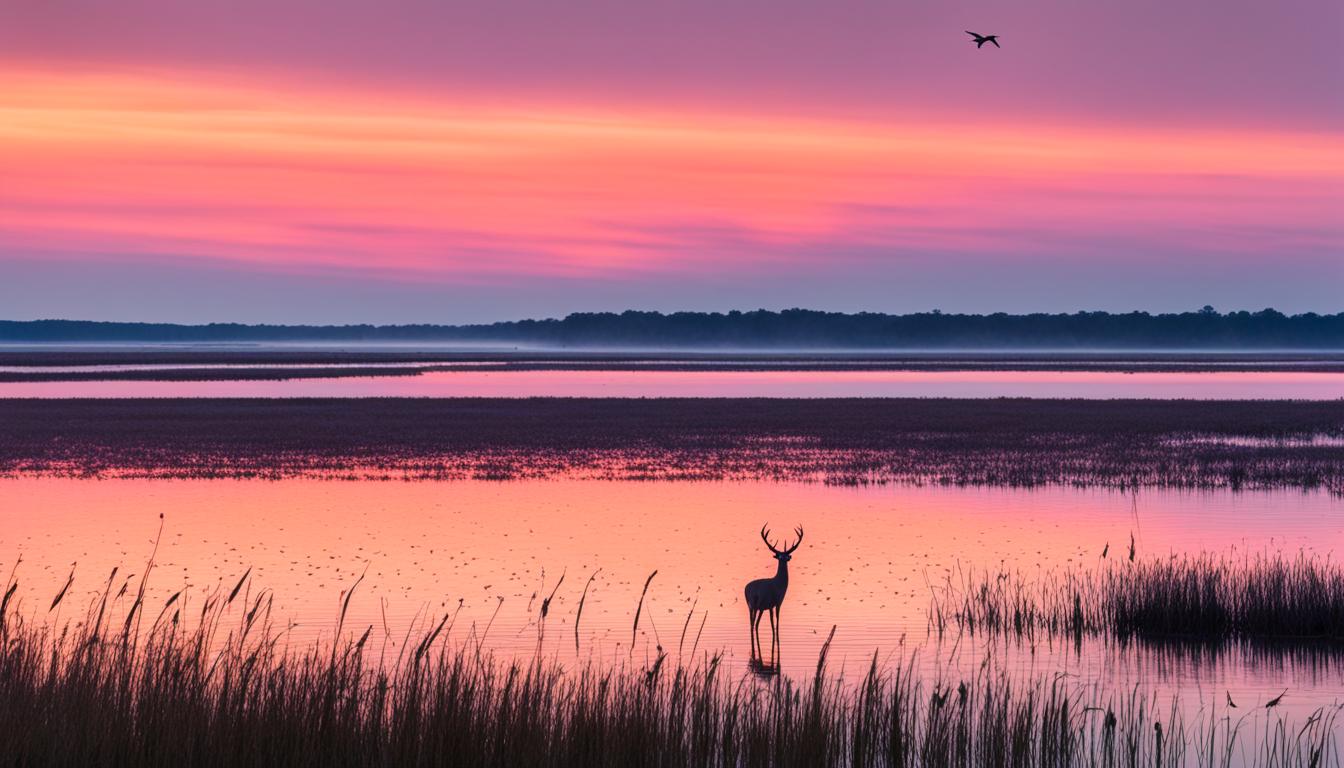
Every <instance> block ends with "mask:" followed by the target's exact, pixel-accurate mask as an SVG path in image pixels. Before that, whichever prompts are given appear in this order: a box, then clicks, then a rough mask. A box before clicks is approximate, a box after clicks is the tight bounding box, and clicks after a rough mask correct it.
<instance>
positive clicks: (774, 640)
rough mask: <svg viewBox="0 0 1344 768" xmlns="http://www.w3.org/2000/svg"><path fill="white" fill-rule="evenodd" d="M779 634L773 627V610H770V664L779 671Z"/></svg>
mask: <svg viewBox="0 0 1344 768" xmlns="http://www.w3.org/2000/svg"><path fill="white" fill-rule="evenodd" d="M778 649H779V634H778V629H777V627H776V626H775V609H774V608H771V609H770V663H771V664H773V665H774V666H775V669H779V650H778Z"/></svg>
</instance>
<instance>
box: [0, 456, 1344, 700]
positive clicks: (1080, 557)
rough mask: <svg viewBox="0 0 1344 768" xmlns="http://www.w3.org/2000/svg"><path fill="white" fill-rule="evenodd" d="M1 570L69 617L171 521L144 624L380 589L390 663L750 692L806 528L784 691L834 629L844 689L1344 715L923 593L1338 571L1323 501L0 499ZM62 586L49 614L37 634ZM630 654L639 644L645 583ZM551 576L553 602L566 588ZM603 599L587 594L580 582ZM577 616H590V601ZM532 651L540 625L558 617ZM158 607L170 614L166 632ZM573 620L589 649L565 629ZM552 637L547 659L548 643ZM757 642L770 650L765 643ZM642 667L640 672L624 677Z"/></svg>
mask: <svg viewBox="0 0 1344 768" xmlns="http://www.w3.org/2000/svg"><path fill="white" fill-rule="evenodd" d="M0 499H3V500H4V504H3V505H0V530H3V531H4V536H3V540H2V541H0V569H2V570H3V571H4V572H5V573H6V574H8V573H9V572H10V571H11V569H13V568H14V567H15V565H16V561H17V560H18V559H19V558H20V556H21V557H22V562H21V563H19V564H18V565H17V571H16V573H17V578H18V581H19V583H20V585H21V590H20V592H19V594H20V596H21V597H22V600H23V603H22V605H21V607H20V610H21V611H22V612H26V613H29V614H31V615H34V616H37V617H39V618H44V619H46V620H56V621H59V620H60V619H61V618H62V616H64V617H66V618H76V619H77V618H78V617H79V616H81V615H82V613H83V611H84V609H85V607H86V606H87V605H89V604H90V601H91V600H92V599H93V595H94V594H95V593H97V592H99V591H100V590H101V589H102V588H103V587H104V585H105V584H106V583H107V580H108V573H109V572H110V571H111V569H112V568H113V567H114V566H115V567H119V568H120V569H121V570H120V572H119V576H118V578H117V580H116V581H117V583H120V582H121V580H122V579H124V578H125V577H128V576H131V575H132V574H138V573H140V572H141V570H142V569H143V566H144V563H145V562H146V560H147V559H148V558H149V555H150V553H151V550H152V548H153V546H154V544H153V542H154V538H155V535H156V532H157V530H158V528H159V521H160V518H159V515H160V514H162V515H163V521H164V522H163V525H164V528H163V534H162V543H161V545H160V547H159V551H158V555H157V566H156V570H155V571H154V575H153V577H152V579H151V582H150V592H149V594H150V596H151V600H150V605H151V607H153V606H154V605H155V604H156V603H157V604H162V603H163V602H164V601H166V600H167V598H168V597H169V596H170V595H171V594H173V593H174V592H177V591H178V590H185V592H184V595H185V596H186V600H187V605H188V606H189V608H188V612H190V606H192V605H194V606H196V607H197V608H198V609H199V607H200V605H201V603H202V601H203V599H204V596H205V594H206V593H207V592H208V591H209V590H212V589H218V588H222V589H224V590H225V591H227V590H228V589H229V588H231V587H232V585H233V584H234V583H236V582H237V581H238V579H239V577H240V576H241V575H242V574H243V573H244V572H245V571H247V570H248V569H249V568H250V569H252V571H251V572H252V586H250V587H249V589H250V590H252V591H254V592H255V590H259V589H267V590H272V591H273V594H274V607H273V617H274V618H275V619H276V620H277V622H279V624H280V625H281V626H282V627H288V629H287V630H286V631H287V632H288V636H289V637H290V638H292V639H293V641H294V642H296V643H298V644H302V643H303V642H309V641H312V640H314V639H326V640H330V639H331V636H332V634H333V632H334V631H335V626H336V620H337V616H338V614H339V611H340V602H341V596H342V592H343V590H347V589H349V588H350V587H351V586H352V585H353V584H354V583H355V582H356V580H357V579H359V578H360V576H361V574H364V573H365V572H366V569H367V575H366V576H365V579H364V581H363V582H362V583H361V584H360V586H359V588H358V589H357V591H356V592H355V594H354V597H353V599H352V600H351V603H350V609H349V615H348V617H347V619H346V625H345V626H346V632H347V634H348V633H350V632H354V633H356V634H358V633H361V632H363V631H364V630H365V628H368V627H371V628H372V631H373V633H374V637H375V639H378V640H379V642H386V643H387V647H388V648H389V649H391V650H390V652H391V653H395V652H396V648H397V647H398V644H400V643H402V642H403V638H404V637H405V636H406V633H407V631H408V630H410V629H412V627H420V626H424V625H426V624H432V623H436V622H437V621H438V620H439V619H441V618H442V617H443V616H445V615H448V614H456V619H455V620H454V621H453V623H452V624H451V625H450V626H451V628H450V629H449V630H448V631H449V633H450V634H449V637H450V640H451V641H460V642H481V643H482V644H483V645H484V646H485V647H487V648H489V649H492V650H493V651H494V652H496V653H497V654H501V655H504V656H527V657H530V656H531V654H533V653H536V652H537V648H538V642H539V640H540V642H541V647H542V651H541V652H542V653H545V654H548V655H553V656H555V657H558V658H559V659H560V660H561V661H563V662H565V663H579V662H584V661H596V662H597V663H601V664H621V663H638V664H644V663H645V662H646V661H647V660H648V659H651V658H653V657H654V656H656V655H657V653H658V648H659V647H661V648H662V649H663V650H664V651H666V652H667V653H669V654H670V655H671V658H672V659H673V660H677V659H685V660H689V659H690V658H692V657H696V658H703V656H704V654H705V653H706V652H714V651H723V652H724V653H725V654H726V663H728V664H729V665H730V666H731V667H732V668H733V669H735V670H738V671H739V672H740V673H745V671H746V661H747V656H748V635H747V617H746V608H745V606H744V603H743V597H742V587H743V585H744V584H745V583H746V582H747V581H748V580H750V579H754V578H759V577H763V576H769V575H771V574H773V572H774V566H775V561H774V560H773V559H772V558H771V556H770V554H769V552H767V551H766V549H765V547H764V545H763V544H762V542H761V540H760V538H759V536H758V531H759V529H760V527H761V525H762V523H768V524H769V525H770V526H771V527H772V528H773V529H774V531H773V533H774V535H775V536H777V537H779V538H784V537H789V536H791V535H792V534H791V529H792V528H793V526H795V525H801V526H802V527H803V528H804V529H805V531H806V535H805V539H804V541H803V543H802V545H801V546H800V547H799V549H798V550H797V552H796V553H795V554H794V558H793V561H792V563H791V570H790V586H789V592H788V598H787V600H786V602H785V605H784V610H783V612H782V625H783V626H782V632H781V635H782V647H783V658H782V660H783V668H784V671H785V672H786V673H787V674H790V675H794V676H798V677H805V676H808V675H810V674H811V673H812V671H813V670H814V669H815V665H816V660H817V656H818V653H819V651H820V649H821V647H822V644H823V643H824V641H825V640H826V638H827V636H828V634H829V633H830V631H831V628H832V627H835V635H834V640H833V643H832V645H831V649H830V656H829V659H830V664H831V666H832V669H833V670H834V671H836V672H843V673H844V674H847V675H849V676H850V677H853V676H856V675H857V674H858V673H860V672H861V671H862V670H863V669H866V667H867V665H868V664H870V663H871V662H872V660H873V658H874V654H875V653H876V655H877V660H878V663H879V664H881V665H898V664H902V663H909V662H910V661H911V659H914V660H915V661H914V663H916V664H918V665H920V666H921V667H923V668H925V670H926V672H927V673H928V674H929V675H930V678H931V679H934V678H940V677H941V678H943V679H946V680H950V681H951V685H953V686H955V684H956V681H957V679H958V678H959V677H960V676H971V675H973V674H974V673H975V670H976V669H977V668H978V667H979V665H980V664H981V663H982V662H983V660H984V659H985V658H986V657H987V656H993V657H995V658H996V659H997V660H998V661H999V662H1002V663H1003V664H1005V665H1006V666H1008V667H1009V668H1010V669H1012V670H1014V671H1015V673H1016V672H1018V671H1020V672H1021V673H1023V674H1024V675H1030V674H1037V675H1046V676H1050V675H1054V674H1056V673H1065V674H1068V675H1070V676H1072V677H1073V678H1074V679H1076V681H1077V682H1079V683H1080V684H1083V685H1090V684H1097V685H1100V686H1103V687H1104V688H1106V689H1107V690H1113V691H1116V692H1117V695H1120V696H1124V695H1127V692H1128V691H1130V690H1132V689H1133V688H1134V687H1135V686H1136V685H1138V686H1140V687H1141V688H1142V689H1143V690H1152V691H1156V692H1158V693H1160V694H1163V695H1165V694H1168V693H1170V692H1172V691H1174V690H1176V689H1178V688H1179V689H1180V692H1181V697H1182V700H1183V701H1185V702H1187V704H1186V705H1185V706H1190V705H1191V704H1190V702H1193V703H1194V705H1195V706H1198V705H1202V704H1204V703H1208V702H1213V701H1214V700H1215V699H1217V700H1218V701H1221V698H1222V696H1223V695H1224V692H1225V691H1226V692H1228V693H1230V695H1231V696H1233V697H1234V698H1235V699H1237V700H1238V701H1243V702H1247V703H1248V704H1250V705H1255V704H1259V703H1263V702H1265V701H1266V700H1268V699H1269V698H1271V697H1273V696H1275V695H1278V694H1279V693H1280V692H1281V691H1283V690H1284V689H1288V690H1289V691H1290V695H1289V696H1288V697H1286V699H1285V704H1286V705H1289V706H1291V707H1293V708H1295V709H1301V711H1302V712H1306V711H1309V710H1310V709H1313V708H1315V707H1317V706H1323V705H1329V704H1332V703H1334V702H1336V700H1338V699H1340V698H1344V694H1341V691H1344V684H1342V683H1344V663H1342V662H1341V660H1344V656H1340V657H1338V658H1337V657H1336V655H1335V652H1334V651H1333V650H1329V649H1327V650H1326V651H1319V652H1313V653H1310V654H1298V653H1271V654H1264V653H1255V652H1253V651H1251V650H1249V649H1240V648H1237V647H1233V648H1227V649H1223V650H1220V651H1216V652H1215V651H1191V650H1188V649H1187V650H1185V651H1182V650H1179V649H1177V650H1173V649H1170V648H1167V649H1155V648H1151V647H1145V646H1143V645H1139V644H1130V645H1125V646H1122V645H1118V644H1116V643H1115V642H1114V641H1102V640H1085V641H1084V642H1083V643H1082V644H1081V645H1078V646H1075V645H1074V643H1073V642H1072V641H1071V640H1053V641H1052V640H1050V639H1048V638H1038V639H1037V640H1036V641H1035V642H1034V643H1030V644H1026V643H1020V642H1017V641H1013V640H1005V639H1002V638H1000V639H988V638H985V637H982V636H976V637H969V636H958V635H957V633H956V630H955V629H949V630H948V631H947V632H946V633H945V634H943V635H942V636H941V637H940V636H939V634H938V633H937V632H936V631H933V630H932V629H931V627H930V623H929V618H928V617H929V606H930V601H931V597H932V595H933V594H934V591H935V590H937V589H938V588H939V587H940V585H942V584H944V583H945V582H946V579H947V578H948V577H949V575H950V576H952V577H953V578H957V576H958V574H960V573H963V572H965V571H967V570H969V569H992V570H997V569H1000V568H1008V569H1011V570H1018V571H1021V572H1022V573H1023V574H1024V575H1027V576H1032V575H1034V574H1038V573H1045V572H1048V571H1058V570H1059V569H1087V568H1099V567H1104V566H1105V565H1106V562H1107V561H1103V560H1102V558H1101V553H1102V551H1103V547H1105V546H1106V545H1107V544H1109V545H1110V547H1109V549H1110V555H1109V557H1110V558H1111V561H1114V560H1115V558H1116V557H1117V556H1121V557H1123V551H1124V550H1125V549H1126V548H1127V546H1128V542H1129V539H1130V536H1131V535H1133V537H1134V539H1135V541H1136V547H1137V551H1138V554H1139V556H1141V557H1165V556H1167V555H1169V554H1176V553H1197V552H1201V551H1211V552H1216V553H1230V554H1234V555H1235V554H1239V553H1250V554H1254V553H1260V552H1279V551H1282V552H1286V553H1292V554H1295V553H1297V552H1298V551H1305V552H1307V553H1310V554H1316V555H1321V556H1326V555H1336V556H1337V555H1338V553H1339V552H1340V551H1341V550H1342V549H1344V499H1341V498H1339V497H1332V496H1330V495H1328V494H1325V493H1306V492H1302V491H1282V492H1242V493H1233V492H1229V491H1220V492H1201V493H1190V492H1174V491H1142V492H1140V493H1138V494H1137V495H1134V494H1127V493H1121V492H1117V491H1105V490H1086V489H1073V488H1046V489H1037V490H1021V489H986V488H951V487H911V486H872V487H832V486H826V485H820V484H794V483H780V482H713V483H709V482H706V483H700V482H668V481H664V482H613V481H599V480H576V479H554V480H523V481H508V482H492V481H451V482H449V481H445V482H434V481H417V482H405V481H340V480H327V479H288V480H280V481H257V480H148V479H102V480H92V479H77V478H51V477H22V478H9V479H2V480H0ZM72 568H73V569H74V573H75V581H74V583H73V586H72V587H71V591H70V594H69V597H67V599H66V600H65V601H64V602H63V604H62V605H61V606H60V607H58V608H57V613H56V614H55V615H52V614H49V613H48V612H47V611H46V608H47V605H48V604H49V603H50V601H51V599H52V597H53V596H54V595H55V594H56V593H57V592H58V591H59V590H60V588H61V586H62V585H63V584H64V583H65V582H66V579H67V577H68V576H69V574H70V572H71V570H72ZM655 571H656V572H657V573H656V575H655V576H654V577H653V579H652V581H651V582H649V588H648V592H647V596H646V597H645V599H644V603H643V610H642V613H641V620H640V624H639V628H638V631H637V632H636V633H634V634H633V636H632V625H633V622H634V615H635V611H636V607H637V605H639V602H640V595H641V590H642V589H643V587H644V584H645V581H646V579H648V577H649V575H650V574H651V573H653V572H655ZM562 577H563V581H561V579H562ZM590 579H591V584H590V585H589V581H590ZM586 585H589V586H588V594H587V599H586V603H585V606H584V608H583V612H582V615H581V617H580V616H579V613H578V604H579V600H580V597H581V595H582V594H583V592H584V589H585V586H586ZM553 590H554V600H553V602H552V603H551V605H550V610H549V617H548V618H547V621H546V624H545V633H544V636H540V630H541V628H540V626H539V625H538V623H537V620H538V617H539V613H540V607H541V603H542V601H543V599H545V598H546V597H548V596H549V595H551V594H552V591H553ZM155 610H157V609H155ZM576 620H578V621H579V622H580V623H579V626H578V632H577V641H578V643H577V648H576V632H575V622H576ZM539 636H540V637H539ZM767 637H768V635H767ZM632 660H633V661H632Z"/></svg>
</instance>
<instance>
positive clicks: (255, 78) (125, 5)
mask: <svg viewBox="0 0 1344 768" xmlns="http://www.w3.org/2000/svg"><path fill="white" fill-rule="evenodd" d="M964 29H972V30H976V31H980V32H986V33H997V34H998V35H1000V37H1001V40H1002V43H1003V45H1004V47H1003V49H1001V50H999V49H991V48H986V49H984V50H976V48H975V47H974V45H973V44H971V43H970V42H969V40H968V38H967V36H966V35H965V34H964V33H963V31H962V30H964ZM1341 35H1344V3H1340V2H1338V0H1291V1H1290V2H1281V3H1265V2H1245V1H1243V0H1234V1H1232V2H1228V1H1226V0H1224V1H1223V2H1211V1H1204V0H1200V1H1198V2H1153V1H1149V0H1140V1H1139V2H1124V3H1120V2H1081V1H1079V0H1072V1H1070V2H1065V1H1063V0H1051V1H1043V0H1031V1H1028V2H1017V3H1006V2H904V3H903V2H894V1H893V0H885V2H867V1H859V0H835V1H833V2H826V3H822V2H817V1H816V0H811V1H809V2H789V1H781V0H775V1H774V2H732V1H730V0H717V1H716V2H708V1H707V0H676V1H675V2H640V3H631V2H628V0H627V1H626V2H591V1H585V2H569V3H557V2H550V1H549V0H545V1H543V0H529V1H528V2H520V1H517V0H490V2H465V3H464V2H449V1H447V0H435V1H433V2H431V1H429V0H426V1H425V2H401V3H376V4H375V3H367V2H361V3H353V2H344V1H336V2H333V1H331V0H327V1H326V2H274V1H273V2H259V1H258V0H235V1H234V2H229V3H184V2H180V1H174V2H147V1H145V0H123V1H122V2H116V3H107V2H68V1H65V0H48V1H47V2H21V3H10V5H9V7H7V8H5V9H4V10H3V11H0V307H3V308H4V309H3V311H0V314H3V316H5V317H8V318H18V319H22V318H32V317H79V318H91V319H125V320H134V319H143V320H174V321H187V322H195V321H212V320H240V321H271V322H364V321H369V322H463V321H478V320H495V319H507V318H513V317H520V316H539V315H556V314H563V313H565V312H569V311H575V310H589V309H625V308H640V309H664V310H670V309H731V308H740V309H747V308H755V307H760V306H763V307H768V308H781V307H787V306H807V307H815V308H823V309H836V310H847V311H853V310H879V311H891V312H903V311H915V310H924V309H931V308H935V307H937V308H942V309H943V310H945V311H998V310H1006V311H1032V310H1048V311H1059V310H1075V309H1083V308H1088V309H1091V308H1098V309H1112V310H1126V309H1133V308H1140V309H1151V310H1171V309H1185V308H1197V307H1198V306H1200V305H1202V304H1205V303H1211V304H1214V305H1216V306H1218V307H1220V308H1224V309H1235V308H1251V309H1258V308H1261V307H1264V306H1269V305H1272V306H1276V307H1278V308H1280V309H1283V310H1285V311H1304V310H1316V311H1330V312H1334V311H1341V310H1344V300H1341V298H1340V296H1344V290H1341V288H1344V52H1342V51H1344V49H1341V46H1340V44H1339V39H1340V38H1341Z"/></svg>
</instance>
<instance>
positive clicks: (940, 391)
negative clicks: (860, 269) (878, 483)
mask: <svg viewBox="0 0 1344 768" xmlns="http://www.w3.org/2000/svg"><path fill="white" fill-rule="evenodd" d="M0 397H42V398H51V397H972V398H985V397H1039V398H1060V397H1064V398H1070V397H1080V398H1162V399H1169V398H1190V399H1197V400H1225V399H1289V400H1333V399H1338V398H1344V376H1341V375H1340V374H1338V373H1306V372H1294V371H1286V372H1284V371H1278V372H1270V371H1256V372H1216V373H1155V372H1120V371H880V370H864V371H806V370H804V371H796V370H795V371H593V370H563V371H551V370H538V371H474V370H459V371H432V372H427V373H423V374H420V375H416V376H366V377H350V378H334V379H288V380H280V381H52V382H3V383H0Z"/></svg>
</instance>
